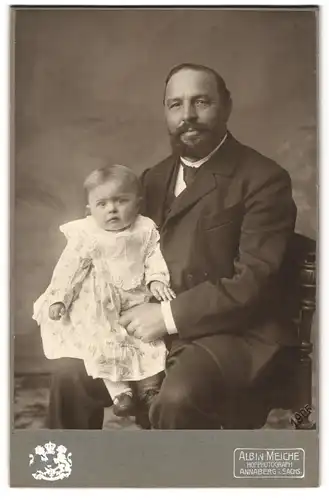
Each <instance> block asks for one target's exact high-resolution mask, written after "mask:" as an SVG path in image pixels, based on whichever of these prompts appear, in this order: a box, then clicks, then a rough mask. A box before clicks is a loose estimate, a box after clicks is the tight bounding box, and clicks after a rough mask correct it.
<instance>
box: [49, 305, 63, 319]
mask: <svg viewBox="0 0 329 500" xmlns="http://www.w3.org/2000/svg"><path fill="white" fill-rule="evenodd" d="M65 312H66V309H65V306H64V304H63V303H62V302H55V303H54V304H51V306H50V307H49V318H50V319H53V320H54V321H58V320H60V319H61V317H62V316H64V314H65Z"/></svg>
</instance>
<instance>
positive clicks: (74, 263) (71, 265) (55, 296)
mask: <svg viewBox="0 0 329 500" xmlns="http://www.w3.org/2000/svg"><path fill="white" fill-rule="evenodd" d="M77 222H78V221H74V222H69V223H68V224H64V225H63V226H60V228H59V229H60V231H61V232H62V233H63V234H64V235H65V237H66V239H67V243H66V247H65V248H64V250H63V252H62V255H61V256H60V258H59V260H58V262H57V264H56V266H55V269H54V272H53V275H52V279H51V283H50V286H49V288H48V294H49V295H48V299H49V301H48V302H49V304H53V303H55V302H62V303H63V304H64V305H65V307H66V309H68V308H69V307H70V305H71V303H72V302H73V301H74V300H75V299H76V298H77V296H78V295H79V292H80V289H81V286H82V283H83V281H84V280H85V278H86V277H87V275H88V273H89V271H90V269H91V266H92V258H91V251H90V242H89V241H88V238H87V235H86V234H85V232H84V231H83V230H82V229H81V228H80V227H79V224H77Z"/></svg>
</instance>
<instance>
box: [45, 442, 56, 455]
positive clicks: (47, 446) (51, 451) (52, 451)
mask: <svg viewBox="0 0 329 500" xmlns="http://www.w3.org/2000/svg"><path fill="white" fill-rule="evenodd" d="M45 450H46V453H47V455H54V454H55V450H56V445H55V443H52V442H51V441H49V442H48V443H46V444H45Z"/></svg>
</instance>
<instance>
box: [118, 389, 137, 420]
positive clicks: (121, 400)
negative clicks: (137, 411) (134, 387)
mask: <svg viewBox="0 0 329 500" xmlns="http://www.w3.org/2000/svg"><path fill="white" fill-rule="evenodd" d="M134 407H135V404H134V399H133V395H132V392H130V391H129V392H128V391H127V392H122V393H121V394H118V395H117V396H115V398H114V400H113V413H114V415H116V416H117V417H128V416H129V415H133V414H134Z"/></svg>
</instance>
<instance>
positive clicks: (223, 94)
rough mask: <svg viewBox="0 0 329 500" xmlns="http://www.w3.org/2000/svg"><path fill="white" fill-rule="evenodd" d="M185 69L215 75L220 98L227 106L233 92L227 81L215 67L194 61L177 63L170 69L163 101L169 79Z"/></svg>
mask: <svg viewBox="0 0 329 500" xmlns="http://www.w3.org/2000/svg"><path fill="white" fill-rule="evenodd" d="M183 69H192V70H194V71H203V72H206V73H210V74H211V75H213V77H214V78H215V80H216V83H217V90H218V94H219V96H220V98H221V99H222V102H223V104H224V106H226V105H228V104H229V103H230V101H231V93H230V91H229V90H228V88H227V87H226V83H225V81H224V79H223V78H222V77H221V76H220V74H219V73H217V71H215V70H214V69H212V68H209V67H208V66H203V65H202V64H194V63H182V64H177V65H176V66H174V67H173V68H171V70H170V71H169V73H168V75H167V78H166V80H165V88H164V94H163V102H165V95H166V89H167V85H168V83H169V80H170V79H171V77H173V76H174V75H175V74H176V73H178V72H179V71H181V70H183Z"/></svg>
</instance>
